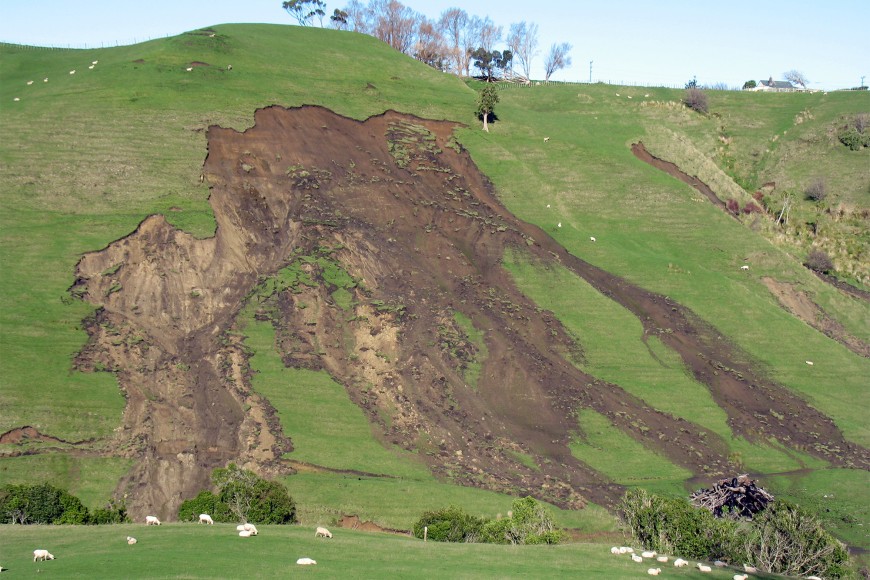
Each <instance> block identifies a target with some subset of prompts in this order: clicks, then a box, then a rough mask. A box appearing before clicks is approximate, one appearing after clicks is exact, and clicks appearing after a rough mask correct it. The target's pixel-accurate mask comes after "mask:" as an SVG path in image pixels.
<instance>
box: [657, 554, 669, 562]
mask: <svg viewBox="0 0 870 580" xmlns="http://www.w3.org/2000/svg"><path fill="white" fill-rule="evenodd" d="M656 561H658V562H661V563H663V564H664V563H665V562H667V561H668V557H667V556H658V557H657V558H656Z"/></svg>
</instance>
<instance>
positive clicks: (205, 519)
mask: <svg viewBox="0 0 870 580" xmlns="http://www.w3.org/2000/svg"><path fill="white" fill-rule="evenodd" d="M199 523H201V524H211V525H214V520H213V519H211V516H210V515H208V514H199Z"/></svg>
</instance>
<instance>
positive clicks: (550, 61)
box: [544, 42, 573, 81]
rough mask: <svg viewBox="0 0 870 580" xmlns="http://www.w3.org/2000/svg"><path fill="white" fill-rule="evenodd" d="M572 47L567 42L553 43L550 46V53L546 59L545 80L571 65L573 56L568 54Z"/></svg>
mask: <svg viewBox="0 0 870 580" xmlns="http://www.w3.org/2000/svg"><path fill="white" fill-rule="evenodd" d="M572 48H573V47H572V46H571V45H570V44H568V43H567V42H563V43H562V44H555V43H553V46H551V47H550V53H549V54H547V58H546V59H544V80H547V81H548V80H550V77H551V76H553V73H555V72H556V71H558V70H562V69H563V68H566V67H569V66H571V57H570V56H568V53H569V52H571V49H572Z"/></svg>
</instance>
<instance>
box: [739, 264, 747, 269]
mask: <svg viewBox="0 0 870 580" xmlns="http://www.w3.org/2000/svg"><path fill="white" fill-rule="evenodd" d="M740 269H741V270H748V269H749V266H747V265H746V264H744V265H742V266H740Z"/></svg>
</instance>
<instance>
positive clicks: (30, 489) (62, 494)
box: [0, 483, 90, 524]
mask: <svg viewBox="0 0 870 580" xmlns="http://www.w3.org/2000/svg"><path fill="white" fill-rule="evenodd" d="M0 518H2V521H3V522H4V523H7V522H8V523H14V524H87V523H88V521H89V519H90V516H89V513H88V508H86V507H85V506H84V505H83V504H82V502H81V500H79V498H77V497H75V496H74V495H71V494H70V493H68V492H67V491H66V490H63V489H60V488H57V487H54V486H53V485H50V484H47V483H43V484H36V485H6V486H3V487H2V488H0Z"/></svg>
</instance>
